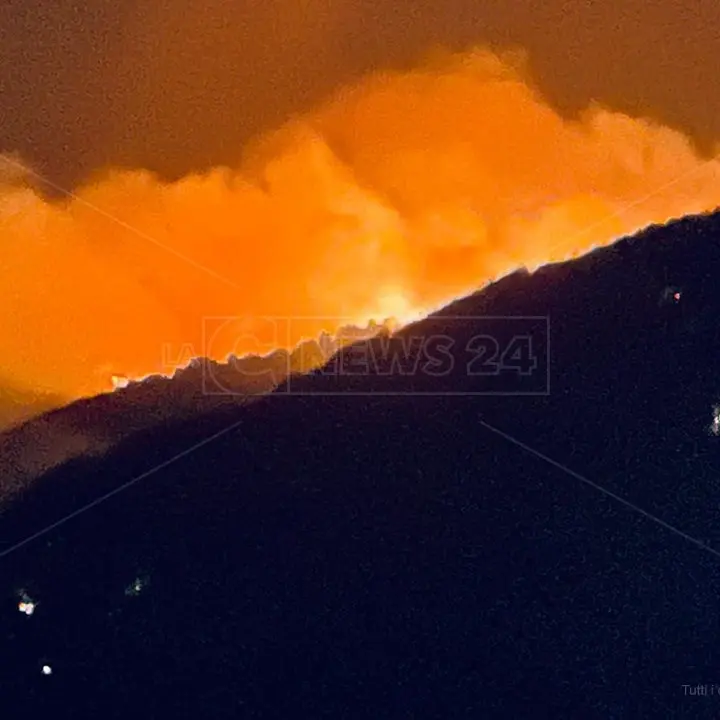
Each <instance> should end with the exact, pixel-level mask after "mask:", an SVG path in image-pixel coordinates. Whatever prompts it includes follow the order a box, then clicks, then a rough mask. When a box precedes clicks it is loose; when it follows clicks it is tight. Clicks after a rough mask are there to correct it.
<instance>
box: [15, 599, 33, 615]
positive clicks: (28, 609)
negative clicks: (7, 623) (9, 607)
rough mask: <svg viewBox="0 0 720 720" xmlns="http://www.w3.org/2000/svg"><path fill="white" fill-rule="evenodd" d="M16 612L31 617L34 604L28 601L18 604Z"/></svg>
mask: <svg viewBox="0 0 720 720" xmlns="http://www.w3.org/2000/svg"><path fill="white" fill-rule="evenodd" d="M18 610H19V611H20V612H21V613H25V614H26V615H32V614H33V613H34V612H35V603H34V602H30V601H28V602H20V603H18Z"/></svg>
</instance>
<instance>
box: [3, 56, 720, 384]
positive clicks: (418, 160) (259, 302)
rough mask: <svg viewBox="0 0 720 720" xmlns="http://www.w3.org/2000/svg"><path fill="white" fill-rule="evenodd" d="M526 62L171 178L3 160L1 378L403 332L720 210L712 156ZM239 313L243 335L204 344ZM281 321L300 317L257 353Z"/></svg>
mask: <svg viewBox="0 0 720 720" xmlns="http://www.w3.org/2000/svg"><path fill="white" fill-rule="evenodd" d="M518 57H519V56H518V55H512V56H508V57H504V58H501V57H498V56H496V55H493V54H491V53H489V52H486V51H483V50H477V51H473V52H469V53H466V54H463V55H460V56H453V57H448V58H447V59H446V60H445V61H443V63H438V62H437V61H435V62H434V63H433V64H432V65H431V66H428V67H426V68H422V69H418V70H416V71H413V72H398V73H384V74H376V75H373V76H369V77H367V78H365V79H364V80H363V81H361V82H359V83H357V84H356V85H354V86H352V87H347V88H344V89H342V90H341V91H339V92H338V93H337V94H336V95H335V96H334V97H332V98H330V99H329V100H328V101H327V102H326V103H325V104H324V105H323V106H321V107H318V108H316V110H315V111H314V112H312V113H310V114H308V115H307V116H304V117H300V118H296V119H294V120H292V121H291V122H289V123H288V124H287V125H286V126H284V127H283V128H281V129H279V130H278V131H277V132H274V133H272V134H270V135H267V136H265V137H263V138H260V139H259V140H258V141H257V143H255V144H254V145H253V146H252V147H251V148H249V149H248V150H247V153H246V157H245V159H244V161H243V163H242V164H241V166H240V167H239V168H237V169H228V168H217V169H215V170H213V171H211V172H209V173H207V174H204V175H198V176H191V177H186V178H184V179H183V180H181V181H178V182H177V183H174V184H164V183H162V182H160V181H158V180H157V179H156V178H155V177H154V176H152V175H151V174H149V173H147V172H143V171H136V172H112V173H109V174H107V175H106V176H104V177H103V178H101V179H99V180H97V181H96V182H94V183H92V184H89V185H87V186H85V187H83V188H81V189H79V190H78V191H77V194H76V196H75V197H74V198H69V199H68V200H67V201H66V202H64V203H50V202H47V201H45V200H43V199H42V198H41V197H39V196H38V195H37V194H36V193H35V192H34V191H33V190H32V189H30V188H29V187H28V186H27V185H23V184H22V183H18V180H17V177H12V175H13V172H12V168H16V167H17V166H16V165H10V166H8V167H9V168H10V173H9V174H8V175H7V177H6V180H5V181H3V177H4V175H3V173H4V172H6V171H3V170H2V163H1V162H0V237H1V238H2V242H1V243H0V267H1V268H2V277H3V280H2V287H0V327H2V330H0V357H2V358H3V370H4V374H5V375H6V376H7V377H9V378H10V380H11V382H13V383H16V384H17V385H18V386H23V387H27V386H30V387H34V388H36V389H38V390H41V389H42V390H44V391H51V392H55V393H58V394H60V395H65V396H71V397H78V396H82V395H87V394H92V393H97V392H101V391H105V390H108V389H109V388H110V387H111V383H112V384H116V385H117V384H122V382H124V378H127V377H143V376H147V375H150V374H152V373H164V374H171V373H172V371H173V369H174V368H175V367H177V366H180V365H184V364H186V363H187V361H188V360H189V359H190V357H192V356H193V355H203V354H209V355H211V356H213V357H214V359H218V360H222V359H224V358H225V357H226V356H227V354H228V353H230V352H234V353H236V354H242V353H243V352H256V351H257V350H258V348H257V347H256V345H257V344H258V343H259V344H261V345H263V352H265V351H266V350H267V343H268V342H269V343H271V344H272V343H275V344H277V345H279V346H285V347H287V346H288V345H293V344H295V343H296V342H297V341H298V340H299V339H300V338H302V337H307V336H309V335H312V334H317V333H319V332H320V331H321V330H322V329H328V330H333V329H334V328H329V327H328V325H329V324H332V322H334V321H333V320H332V318H340V317H343V318H346V319H347V320H346V321H356V322H358V323H361V324H365V322H366V321H367V320H368V319H370V318H376V319H382V318H383V317H386V316H390V315H394V316H396V317H398V318H399V319H401V320H409V319H413V318H415V317H417V316H418V315H419V314H421V313H422V312H423V311H426V310H429V309H433V308H435V307H437V306H439V305H441V304H442V303H443V302H445V301H447V300H449V299H452V298H454V297H457V296H459V295H461V294H464V293H467V292H469V291H472V290H474V289H476V288H478V287H481V286H482V285H484V284H485V283H486V282H488V281H489V280H491V279H493V278H497V277H498V276H500V275H502V274H505V273H507V272H509V271H511V270H513V269H515V268H517V267H519V266H526V267H529V268H531V269H532V268H535V267H537V266H539V265H540V264H543V263H546V262H550V261H559V260H563V259H566V258H570V257H573V256H576V255H578V254H581V253H584V252H587V251H588V250H590V249H591V248H593V247H595V246H598V245H602V244H606V243H608V242H610V241H612V240H613V239H614V238H616V237H618V236H620V235H623V234H627V233H630V232H633V231H635V230H637V229H639V228H641V227H643V226H645V225H647V224H649V223H652V222H664V221H666V220H668V219H670V218H672V217H677V216H680V215H683V214H686V213H691V212H701V211H705V210H711V209H714V208H715V207H716V206H717V205H718V204H720V203H719V198H720V163H718V162H717V161H711V162H706V161H703V160H702V159H701V158H699V157H698V156H697V155H696V153H695V152H694V151H693V149H692V147H691V144H690V142H689V140H688V139H687V138H686V137H684V136H683V135H681V134H680V133H678V132H675V131H673V130H670V129H668V128H665V127H662V126H659V125H656V124H653V123H652V122H650V121H645V120H642V119H633V118H629V117H627V116H625V115H622V114H618V113H613V112H609V111H606V110H604V109H602V108H598V107H594V108H590V109H589V110H588V111H587V112H586V114H585V115H584V117H583V118H582V119H581V120H580V121H577V122H571V121H568V120H565V119H563V118H561V117H560V116H559V115H558V114H557V113H556V112H555V111H554V110H553V109H552V108H551V107H550V106H549V105H548V104H547V103H546V102H545V101H544V100H543V98H542V97H540V96H539V95H538V94H537V93H536V92H535V90H534V89H533V87H532V85H531V84H530V83H529V82H528V81H527V79H526V77H525V72H524V70H523V66H522V61H521V59H520V60H518ZM228 112H231V110H230V109H228ZM15 175H17V173H15ZM3 183H4V184H3ZM229 316H232V317H239V318H245V321H244V322H245V325H243V328H244V329H243V330H242V332H240V331H238V333H236V334H233V333H225V334H224V335H223V334H220V335H212V336H211V337H210V338H209V337H208V327H211V328H213V327H217V326H218V322H220V321H219V320H218V318H226V317H229ZM275 316H281V317H284V318H287V317H293V316H294V317H298V316H300V317H302V318H304V319H303V320H301V321H299V322H297V323H294V324H291V325H290V326H289V327H290V328H291V330H289V331H288V332H287V333H285V334H284V335H283V337H272V338H267V339H266V340H267V342H266V340H262V339H260V340H258V337H259V336H258V332H259V331H258V329H257V327H258V323H259V324H260V325H261V326H262V323H263V322H266V319H267V318H272V317H275ZM308 318H315V319H308ZM258 319H259V320H258ZM213 323H214V324H213ZM336 324H342V323H341V322H340V321H339V320H338V322H337V323H336ZM283 327H285V326H283ZM114 376H115V377H114Z"/></svg>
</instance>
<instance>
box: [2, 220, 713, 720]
mask: <svg viewBox="0 0 720 720" xmlns="http://www.w3.org/2000/svg"><path fill="white" fill-rule="evenodd" d="M718 278H720V216H718V215H715V216H707V217H700V218H688V219H684V220H681V221H678V222H674V223H671V224H670V225H668V226H665V227H657V228H651V229H649V230H647V231H645V232H644V233H641V234H640V235H638V236H635V237H633V238H627V239H623V240H621V241H619V242H617V243H616V244H615V245H613V246H611V247H609V248H605V249H602V250H598V251H596V252H594V253H592V254H591V255H589V256H586V257H584V258H581V259H579V260H577V261H574V262H572V263H565V264H562V265H556V266H551V267H547V268H543V269H541V270H540V271H538V272H536V273H534V274H532V275H528V274H526V273H517V274H515V275H512V276H510V277H507V278H505V279H503V280H501V281H499V282H498V283H496V284H494V285H492V286H490V287H488V288H486V289H485V290H483V291H481V292H479V293H477V294H476V295H474V296H471V297H469V298H466V299H464V300H461V301H458V302H457V303H456V304H455V305H453V306H451V307H450V308H447V309H446V310H444V311H442V312H441V313H439V314H438V316H436V317H433V318H430V319H428V320H426V321H423V322H422V323H419V324H417V325H416V326H413V327H411V328H408V329H406V330H405V331H404V333H405V336H409V335H413V334H414V335H416V336H422V337H427V338H432V337H436V336H437V335H438V334H444V335H450V336H451V337H454V338H456V339H458V341H459V342H458V345H457V347H464V346H465V345H466V340H467V339H468V338H471V337H473V336H474V335H476V334H478V333H487V324H486V322H485V321H483V320H482V319H478V318H481V316H505V317H508V318H516V317H519V316H546V317H547V318H548V319H549V327H550V343H549V350H550V359H549V364H548V366H547V367H546V368H545V369H544V370H543V372H544V371H545V370H547V371H548V374H549V381H550V386H549V392H548V393H547V394H544V395H528V394H526V392H525V391H527V390H528V387H525V386H523V385H522V383H521V381H520V380H518V379H517V378H516V377H514V376H513V375H512V373H508V374H507V376H506V377H501V378H499V379H498V377H494V378H489V377H487V376H470V375H468V373H467V372H465V370H464V368H465V365H464V364H463V363H461V362H458V363H457V364H456V366H455V369H454V371H453V372H450V373H445V374H444V375H443V376H442V377H435V376H431V375H428V374H427V373H417V372H416V373H413V372H402V371H401V370H398V371H397V372H395V373H394V374H392V375H390V376H388V375H387V374H386V373H383V372H380V373H379V374H377V373H376V374H368V373H365V374H364V375H363V374H362V373H360V374H355V375H354V376H348V375H340V374H338V373H332V372H326V373H325V374H319V373H314V374H311V375H309V376H306V377H303V378H298V379H294V380H293V381H292V384H291V387H290V389H291V390H292V392H291V393H288V392H287V390H288V387H287V386H286V385H282V386H280V387H279V388H278V389H277V390H276V392H275V393H274V394H273V395H272V396H269V397H267V398H264V399H261V400H258V401H256V402H255V403H253V404H252V405H251V406H248V407H235V406H233V405H230V406H228V407H227V408H224V409H221V410H217V411H213V412H210V413H204V414H198V415H197V416H195V417H192V418H190V419H189V420H182V421H178V422H176V423H175V424H172V425H170V424H165V425H162V426H159V427H155V428H153V429H151V430H148V431H146V432H142V433H139V434H137V435H135V436H134V437H132V438H130V439H129V440H127V441H126V442H125V443H123V444H121V445H120V446H118V447H117V448H116V449H115V450H114V451H113V452H112V453H111V454H110V455H109V456H108V457H106V458H104V459H98V458H95V459H90V458H80V459H75V460H73V461H72V462H70V463H67V464H66V465H64V466H62V467H61V468H58V469H56V470H54V471H53V472H51V473H49V474H47V475H46V476H44V477H43V478H41V479H40V480H38V481H36V482H35V483H34V485H33V489H32V491H31V492H28V493H26V494H25V495H24V497H23V498H22V500H21V501H20V502H18V503H17V504H16V505H14V506H13V507H12V508H11V509H10V510H9V511H7V512H6V513H5V514H4V515H3V516H1V517H0V538H1V539H2V543H3V545H2V548H4V549H6V550H7V549H10V548H12V547H13V546H14V545H15V544H16V543H17V542H18V541H21V540H23V539H24V538H26V537H27V536H30V535H32V534H33V533H35V532H37V531H38V530H41V529H42V528H44V527H46V526H47V525H49V524H51V523H53V522H56V521H57V520H59V519H60V518H63V517H65V516H66V515H68V514H69V513H72V512H74V511H76V510H78V509H80V508H82V507H84V506H85V505H86V504H87V503H89V502H92V501H93V500H94V499H96V498H99V497H101V496H103V494H105V493H108V492H112V491H113V490H115V489H117V488H120V487H122V486H123V484H125V483H128V482H130V481H132V480H133V479H134V478H138V477H140V476H142V475H143V474H144V473H147V472H148V471H150V470H151V469H152V468H154V467H156V466H158V465H160V464H162V463H165V462H166V461H167V460H169V459H171V458H173V457H175V456H177V455H178V454H179V453H185V454H184V455H183V456H182V457H180V458H179V459H177V460H175V461H174V462H171V463H169V464H166V465H165V466H164V467H162V468H161V469H159V470H157V471H156V472H153V473H152V474H149V475H147V476H146V477H143V478H142V479H140V480H139V481H137V482H135V483H133V484H131V485H129V486H128V487H125V488H124V489H123V490H122V491H121V492H118V493H116V494H114V495H113V496H111V497H109V498H107V499H106V500H105V501H104V502H102V503H100V504H97V505H95V506H94V507H92V508H90V509H88V510H86V511H84V512H82V513H80V514H78V515H76V516H75V517H73V518H71V519H69V520H68V521H67V522H64V523H63V524H61V525H59V526H57V527H55V528H54V529H52V530H50V531H49V532H47V533H45V534H43V535H41V536H39V537H37V538H36V539H34V540H32V541H31V542H28V543H26V544H24V545H23V546H21V547H18V548H16V549H15V550H13V551H12V552H10V553H9V554H6V555H5V556H4V557H2V558H0V563H2V564H1V565H0V568H1V571H0V578H1V579H2V580H1V585H0V592H2V608H1V610H0V637H1V638H2V645H1V649H0V693H1V694H2V698H0V707H2V709H3V711H5V710H7V714H8V717H11V716H12V717H16V716H17V717H21V716H22V717H32V718H35V717H38V718H39V717H72V718H79V717H93V718H115V717H117V718H121V717H122V718H127V717H142V718H154V717H158V718H159V717H163V718H165V717H173V718H179V717H193V718H206V717H207V718H224V717H227V718H231V717H232V718H295V717H297V718H372V719H377V718H460V717H468V718H526V717H527V718H530V717H532V718H586V719H588V720H592V719H593V718H598V719H600V718H602V719H603V720H605V719H607V718H673V717H678V718H684V717H687V718H713V717H717V715H718V713H719V712H720V697H717V696H715V697H712V696H709V697H698V696H688V695H686V694H685V692H684V690H683V685H692V686H695V685H697V684H707V685H708V686H709V687H710V686H712V685H713V684H716V683H720V679H718V675H717V669H718V667H719V665H718V661H719V660H720V653H719V652H718V641H719V639H720V638H719V637H718V591H719V590H720V587H719V585H718V580H719V579H720V575H719V573H718V568H720V555H718V554H715V553H714V552H713V551H712V550H711V549H708V548H717V549H719V550H720V524H719V523H718V513H719V511H720V484H719V482H718V470H719V469H720V456H719V455H718V449H719V445H718V443H720V437H718V436H716V435H715V434H713V432H712V431H711V424H712V420H713V408H714V405H715V404H716V403H719V402H720V333H718V330H717V318H718V315H719V311H720V295H719V294H718V291H717V286H718ZM676 294H677V297H674V296H675V295H676ZM445 316H448V317H449V316H453V317H455V318H457V317H458V316H460V317H463V316H464V317H465V319H464V320H462V319H461V320H457V319H455V320H453V321H452V322H451V321H449V320H447V319H443V317H445ZM512 327H514V326H513V324H512V321H511V320H508V321H507V322H506V323H505V324H502V323H501V324H500V326H499V328H500V329H498V330H496V332H497V333H499V335H507V334H508V333H511V328H512ZM401 337H402V335H401ZM370 342H374V343H378V342H381V341H380V340H374V341H370ZM396 342H400V340H399V339H398V340H396ZM347 352H350V351H349V350H346V353H347ZM343 356H345V354H343ZM340 362H342V360H340ZM541 369H542V368H541ZM380 370H381V371H382V368H380ZM499 389H502V390H504V391H507V392H512V391H513V389H514V390H515V391H516V394H515V395H513V394H509V395H499V394H494V395H492V394H484V395H483V394H475V393H483V392H484V393H488V392H490V391H494V392H497V391H498V390H499ZM434 390H436V391H438V392H441V393H453V394H452V395H446V396H443V395H433V396H430V395H427V394H425V393H428V392H430V391H434ZM329 391H332V392H335V393H337V394H336V395H328V394H327V393H328V392H329ZM293 393H303V394H302V395H294V394H293ZM362 393H365V394H364V395H363V394H362ZM389 393H395V394H393V395H390V394H389ZM457 393H470V394H467V395H465V396H463V395H458V394H457ZM216 433H222V434H221V435H220V436H218V437H215V438H214V439H213V440H212V441H210V442H207V443H205V444H203V445H201V446H200V447H197V448H196V449H194V450H193V451H192V452H188V451H189V450H190V449H191V448H193V446H194V445H195V444H197V443H200V442H202V441H204V440H205V439H207V438H210V437H212V436H213V435H215V434H216ZM543 456H544V457H543ZM563 468H569V469H570V470H571V471H572V472H568V471H566V470H564V469H563ZM573 473H576V474H573ZM586 481H590V482H592V483H594V484H596V485H597V486H592V485H590V484H589V483H588V482H586ZM599 488H602V489H604V491H605V492H603V490H601V489H599ZM607 493H613V494H614V495H615V496H616V497H611V496H610V495H608V494H607ZM618 498H622V499H623V500H624V501H626V502H623V501H621V500H619V499H618ZM626 503H630V504H632V505H633V506H635V507H634V508H633V507H631V506H629V505H628V504H626ZM638 508H639V509H640V510H642V511H645V512H646V513H649V514H651V515H652V516H654V517H656V518H659V519H661V520H662V521H663V522H664V523H668V524H670V525H671V526H672V527H673V528H678V529H680V530H681V531H682V532H683V533H686V534H687V536H681V535H680V534H678V533H677V532H674V531H673V529H672V528H668V527H667V526H664V525H663V524H662V523H659V522H657V521H656V520H654V519H653V518H651V517H648V516H647V515H645V514H643V512H640V511H639V510H638ZM688 536H689V537H688ZM698 543H700V544H702V545H704V546H707V547H701V546H700V545H699V544H698ZM22 592H25V593H26V594H27V596H29V597H31V598H32V599H33V600H35V601H36V602H37V606H36V610H35V612H34V614H33V615H32V616H26V615H24V614H22V613H20V612H18V601H19V599H20V597H21V593H22ZM44 664H47V665H49V666H51V667H52V671H53V672H52V674H51V675H47V676H45V675H43V674H42V672H41V668H42V666H43V665H44ZM716 692H717V691H716Z"/></svg>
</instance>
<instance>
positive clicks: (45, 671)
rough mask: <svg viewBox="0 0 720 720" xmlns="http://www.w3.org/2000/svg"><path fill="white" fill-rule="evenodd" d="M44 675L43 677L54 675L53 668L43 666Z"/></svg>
mask: <svg viewBox="0 0 720 720" xmlns="http://www.w3.org/2000/svg"><path fill="white" fill-rule="evenodd" d="M42 674H43V675H52V668H51V667H50V666H49V665H43V666H42Z"/></svg>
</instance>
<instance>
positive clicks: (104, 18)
mask: <svg viewBox="0 0 720 720" xmlns="http://www.w3.org/2000/svg"><path fill="white" fill-rule="evenodd" d="M719 24H720V5H718V4H717V3H716V2H715V1H714V0H696V2H693V3H692V4H688V3H686V2H683V1H682V0H665V1H664V2H662V3H658V2H655V1H654V0H628V1H626V2H623V3H606V2H602V3H601V2H590V1H587V2H561V1H560V0H549V1H548V2H542V3H538V2H534V0H513V2H512V3H511V4H509V3H508V2H504V1H500V0H495V1H488V0H485V1H482V2H475V1H474V0H445V1H444V2H428V1H420V2H417V1H414V2H408V1H407V0H399V1H398V2H393V3H388V2H385V1H384V0H356V1H354V2H349V1H348V0H345V1H343V2H340V1H336V0H305V2H302V3H291V2H288V1H287V0H283V1H278V0H267V1H266V2H262V3H260V2H249V1H248V0H232V1H230V0H205V1H204V2H202V3H201V2H193V0H172V1H170V0H159V1H150V0H145V1H144V2H143V1H142V0H136V1H135V2H128V1H127V0H125V1H116V0H113V1H109V0H98V1H97V2H94V3H90V4H85V3H78V2H75V1H74V0H56V1H55V2H53V3H47V2H41V1H40V0H6V1H5V2H4V3H3V4H2V6H1V7H0V151H2V152H6V153H7V152H12V151H17V152H19V153H20V155H21V156H22V158H23V159H24V160H25V161H27V162H29V163H30V164H31V165H32V166H33V167H35V168H36V169H37V170H38V171H39V172H41V173H43V174H45V175H46V176H48V177H49V178H50V179H52V181H53V182H55V183H58V184H59V185H60V186H62V187H63V188H68V187H71V186H74V185H75V184H77V183H78V182H79V181H81V180H83V179H86V178H87V177H88V176H90V175H91V174H92V173H93V172H94V171H97V170H98V169H100V168H104V167H107V166H114V167H117V166H122V167H142V168H147V169H151V170H155V171H157V172H160V173H161V174H162V175H163V176H165V177H166V178H178V177H181V176H183V175H185V174H186V173H188V172H189V171H192V170H198V169H206V168H208V167H211V166H215V165H218V164H235V163H236V162H237V160H238V159H239V158H240V156H241V154H242V152H243V146H244V143H246V141H247V140H248V139H249V138H251V137H252V136H254V135H256V134H257V133H258V132H260V131H263V130H268V129H272V128H275V127H276V126H278V125H280V124H281V123H282V122H283V121H285V120H286V119H287V118H288V117H289V116H291V115H292V114H293V113H296V112H301V111H304V110H307V109H309V108H310V107H311V106H312V105H313V103H316V102H317V101H318V100H320V99H322V98H324V97H326V96H327V95H328V94H329V93H330V92H332V91H333V90H335V89H336V88H337V87H338V86H340V85H343V84H345V83H347V82H348V81H351V80H353V79H356V78H358V77H360V76H361V75H363V74H365V73H367V72H368V71H373V70H378V69H386V68H387V69H391V68H400V67H405V66H414V65H416V64H417V63H418V62H419V61H420V60H422V59H423V58H425V57H426V56H427V55H428V54H429V53H432V52H433V49H437V48H445V49H449V50H464V49H466V48H468V46H472V45H477V44H490V45H492V46H494V47H499V48H503V47H508V46H519V47H522V48H524V49H526V50H527V51H528V52H529V54H530V58H531V68H532V70H533V72H534V75H535V77H536V79H537V81H538V83H539V85H540V87H541V89H542V90H543V92H544V93H545V94H546V96H547V97H548V98H549V99H550V100H551V102H552V103H553V104H554V105H556V106H557V107H558V108H560V109H562V111H563V112H564V113H566V114H571V113H573V112H574V111H577V110H578V109H581V108H583V107H585V106H586V105H587V104H588V102H589V101H590V100H596V101H599V102H601V103H603V104H606V105H608V106H610V107H612V108H613V109H617V110H620V111H623V112H626V113H629V114H631V115H634V116H638V115H640V116H644V115H649V116H651V117H653V118H655V119H657V120H659V121H661V122H663V123H665V124H668V125H670V126H672V127H676V128H678V129H681V130H683V131H684V132H686V133H687V134H689V135H691V136H692V137H693V138H694V140H695V141H696V142H697V143H698V144H699V146H701V147H702V148H703V150H704V151H705V152H708V151H710V150H711V148H712V146H713V142H714V141H715V140H716V139H717V138H718V137H720V112H718V110H719V109H720V96H719V95H718V93H717V70H718V60H717V58H718V57H720V34H718V32H717V27H718V25H719Z"/></svg>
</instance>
